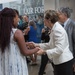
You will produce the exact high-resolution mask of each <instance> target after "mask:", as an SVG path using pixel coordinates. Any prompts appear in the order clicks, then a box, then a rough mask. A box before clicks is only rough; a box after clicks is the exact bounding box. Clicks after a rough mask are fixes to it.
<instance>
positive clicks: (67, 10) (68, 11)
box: [58, 7, 71, 18]
mask: <svg viewBox="0 0 75 75" xmlns="http://www.w3.org/2000/svg"><path fill="white" fill-rule="evenodd" d="M58 11H59V12H62V13H64V14H65V15H66V16H67V18H70V16H71V9H70V8H69V7H61V8H60V9H59V10H58Z"/></svg>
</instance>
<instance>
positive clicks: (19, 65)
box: [0, 8, 39, 75]
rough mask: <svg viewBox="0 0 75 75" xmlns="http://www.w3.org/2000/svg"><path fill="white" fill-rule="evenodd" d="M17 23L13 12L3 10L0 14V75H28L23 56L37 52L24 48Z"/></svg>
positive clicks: (11, 10)
mask: <svg viewBox="0 0 75 75" xmlns="http://www.w3.org/2000/svg"><path fill="white" fill-rule="evenodd" d="M18 21H19V18H18V14H17V13H16V12H15V10H13V9H11V8H4V9H3V10H2V11H1V12H0V75H28V69H27V63H26V58H25V56H27V55H31V54H33V53H36V52H37V51H38V50H39V48H38V47H37V48H34V49H31V50H29V49H28V48H27V47H26V43H25V40H24V37H23V33H22V31H20V30H19V29H17V25H18Z"/></svg>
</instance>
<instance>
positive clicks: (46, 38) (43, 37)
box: [38, 26, 50, 75]
mask: <svg viewBox="0 0 75 75" xmlns="http://www.w3.org/2000/svg"><path fill="white" fill-rule="evenodd" d="M49 33H50V29H49V28H48V27H46V26H44V28H43V29H42V35H41V40H42V43H47V42H49V40H50V37H49ZM48 61H49V58H48V56H47V54H43V55H41V65H40V68H39V72H38V75H43V74H46V72H45V71H44V70H45V67H46V65H47V63H48Z"/></svg>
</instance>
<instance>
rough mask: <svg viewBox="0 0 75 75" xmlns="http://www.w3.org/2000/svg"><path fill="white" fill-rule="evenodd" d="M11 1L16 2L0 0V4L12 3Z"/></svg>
mask: <svg viewBox="0 0 75 75" xmlns="http://www.w3.org/2000/svg"><path fill="white" fill-rule="evenodd" d="M13 1H17V0H0V4H2V3H7V2H13Z"/></svg>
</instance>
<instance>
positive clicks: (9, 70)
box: [0, 28, 28, 75]
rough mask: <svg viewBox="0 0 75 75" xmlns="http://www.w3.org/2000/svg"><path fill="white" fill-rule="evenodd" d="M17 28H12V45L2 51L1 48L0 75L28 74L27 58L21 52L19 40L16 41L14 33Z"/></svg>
mask: <svg viewBox="0 0 75 75" xmlns="http://www.w3.org/2000/svg"><path fill="white" fill-rule="evenodd" d="M16 30H17V29H14V28H13V29H12V32H11V38H10V47H9V48H8V47H7V48H6V49H5V52H4V53H2V52H1V50H0V75H28V68H27V63H26V58H25V56H23V55H22V54H21V53H20V49H19V47H18V45H17V42H15V41H14V33H15V31H16Z"/></svg>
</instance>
